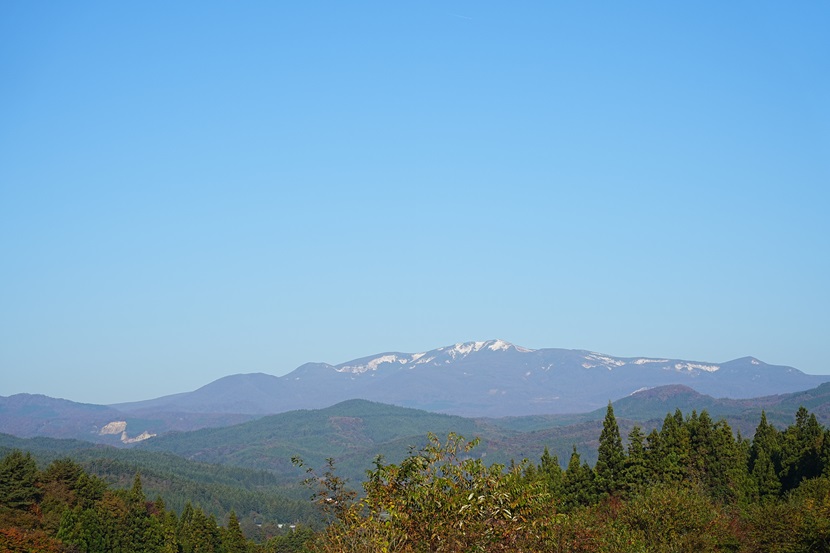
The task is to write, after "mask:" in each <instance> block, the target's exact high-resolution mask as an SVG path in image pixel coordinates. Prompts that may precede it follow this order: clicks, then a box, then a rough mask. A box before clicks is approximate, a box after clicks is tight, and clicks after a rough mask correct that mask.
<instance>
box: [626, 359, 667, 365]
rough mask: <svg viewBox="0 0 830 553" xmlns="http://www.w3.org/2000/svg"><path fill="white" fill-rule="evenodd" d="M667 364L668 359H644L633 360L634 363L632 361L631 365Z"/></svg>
mask: <svg viewBox="0 0 830 553" xmlns="http://www.w3.org/2000/svg"><path fill="white" fill-rule="evenodd" d="M668 362H669V360H668V359H646V358H641V359H635V360H634V361H632V363H633V364H635V365H645V364H646V363H668Z"/></svg>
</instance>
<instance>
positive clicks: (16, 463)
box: [0, 449, 40, 509]
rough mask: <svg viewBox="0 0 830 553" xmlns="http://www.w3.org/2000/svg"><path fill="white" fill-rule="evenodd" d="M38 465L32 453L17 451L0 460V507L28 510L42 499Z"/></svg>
mask: <svg viewBox="0 0 830 553" xmlns="http://www.w3.org/2000/svg"><path fill="white" fill-rule="evenodd" d="M37 474H38V472H37V464H36V463H35V460H34V459H32V455H31V453H26V454H25V455H24V454H23V452H22V451H20V450H19V449H16V450H14V451H12V452H11V453H9V454H8V455H6V456H5V457H4V458H3V459H2V460H0V505H2V506H6V507H9V508H10V509H26V508H28V507H30V506H31V505H33V504H34V503H35V502H36V501H37V500H38V498H39V497H40V490H39V489H38V488H37Z"/></svg>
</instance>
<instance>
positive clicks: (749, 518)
mask: <svg viewBox="0 0 830 553" xmlns="http://www.w3.org/2000/svg"><path fill="white" fill-rule="evenodd" d="M353 407H357V408H363V407H365V406H353ZM358 410H359V409H358ZM794 417H795V422H794V424H792V425H790V426H788V427H787V428H786V429H783V431H780V430H777V429H776V428H775V427H774V426H772V425H771V424H769V422H768V420H767V418H766V416H765V414H762V416H761V417H760V420H759V422H758V424H757V427H756V430H755V432H754V435H753V439H752V440H751V441H749V440H743V439H738V438H736V436H735V434H734V432H733V430H732V428H730V426H729V425H728V424H727V423H726V422H725V421H723V420H720V421H715V420H713V419H712V418H711V417H710V416H709V414H708V413H707V412H706V411H702V412H700V413H697V412H694V411H693V412H692V413H691V414H686V415H684V414H683V413H682V412H681V411H680V410H677V411H675V413H673V414H671V413H669V414H667V415H666V416H665V418H664V419H663V422H662V424H661V425H660V428H659V429H658V428H652V429H648V428H640V427H639V426H635V427H633V428H632V429H631V430H630V431H629V432H627V433H626V434H627V446H626V445H624V441H623V436H624V433H622V432H621V431H620V426H619V423H618V421H617V418H616V416H615V413H614V410H613V406H611V405H610V404H609V406H608V407H607V409H606V413H605V416H604V417H603V420H602V422H601V432H600V436H599V440H598V444H597V461H596V463H595V464H594V466H593V467H592V466H590V465H589V464H588V463H586V462H584V460H583V459H582V458H581V456H580V455H579V453H578V452H576V451H572V453H571V454H570V456H569V458H568V462H567V467H566V468H565V469H563V468H562V466H561V465H560V463H559V462H558V459H557V458H556V456H554V455H551V454H550V453H549V452H548V451H547V450H545V451H543V453H542V455H541V456H540V457H539V458H538V459H531V460H529V461H527V460H526V461H521V462H517V463H510V464H509V465H506V466H505V465H498V464H490V463H487V462H485V461H484V460H483V459H482V457H481V456H480V455H475V454H474V452H475V449H476V447H477V445H478V444H477V440H473V441H469V442H468V441H467V440H464V439H463V438H461V437H460V436H458V435H456V434H454V433H449V434H448V435H447V437H446V438H443V437H437V436H435V435H429V436H428V439H427V440H426V443H425V445H424V446H423V447H421V448H419V449H417V450H413V451H411V452H410V454H409V455H407V456H405V457H404V458H403V459H402V460H401V461H400V462H399V463H388V462H385V461H383V460H376V462H375V463H374V465H373V468H371V469H370V470H369V473H368V476H367V479H366V481H365V483H364V484H363V493H362V494H361V495H359V496H358V495H357V494H355V493H354V492H353V491H351V490H350V489H349V488H348V486H347V483H346V482H344V481H343V480H342V478H341V477H340V476H339V475H338V472H337V469H336V466H335V465H334V464H331V463H329V464H328V465H324V466H322V467H317V468H319V469H320V470H319V471H316V470H315V467H314V466H311V467H310V468H309V469H308V470H309V472H307V473H306V474H307V475H308V476H309V478H308V480H307V482H308V484H309V485H310V486H311V487H312V488H315V489H316V490H317V493H316V494H315V496H316V497H317V499H318V501H317V503H318V506H319V507H320V508H321V509H322V513H323V514H324V515H325V516H327V517H329V521H330V522H333V524H329V525H327V526H325V527H324V528H322V529H321V530H319V531H317V532H313V531H312V530H310V529H306V530H300V531H297V532H291V533H289V534H287V535H278V534H277V535H273V536H270V537H269V536H265V535H263V533H262V531H261V529H260V528H258V527H257V526H256V525H254V526H253V527H251V528H249V535H248V536H247V539H246V536H245V535H244V534H245V532H244V530H243V527H242V525H241V524H240V523H239V519H238V517H237V515H236V512H235V511H232V512H230V513H229V514H228V516H227V519H226V520H218V519H217V518H215V517H213V516H211V515H209V514H207V513H206V512H205V511H204V510H203V509H202V508H200V507H198V506H194V505H193V504H192V503H186V504H185V506H184V507H183V508H182V509H181V511H176V510H170V509H169V507H168V506H167V505H166V503H165V502H164V501H163V500H162V499H161V498H157V499H155V500H153V499H151V498H150V497H148V496H147V493H146V491H145V487H144V484H143V478H142V477H140V476H138V475H135V476H134V477H133V479H132V483H131V484H130V485H129V486H127V487H125V488H123V489H120V490H114V489H111V488H109V487H108V486H107V484H106V483H105V482H104V481H103V480H101V479H99V478H98V477H96V476H94V475H91V474H90V473H89V472H88V471H86V470H84V468H83V467H82V466H81V465H79V464H77V463H76V462H74V461H72V460H69V459H67V458H60V459H56V460H54V461H52V462H51V463H49V464H48V465H47V466H45V467H44V468H39V467H38V466H37V464H36V462H35V460H34V458H33V457H32V456H31V455H30V454H29V453H24V452H22V451H20V450H13V451H11V452H10V453H9V454H7V455H6V456H5V457H3V458H2V460H0V550H3V551H13V552H16V551H27V552H67V551H107V552H116V553H118V552H123V553H127V552H129V553H145V552H146V553H150V552H152V553H155V552H170V553H172V552H175V551H193V552H196V551H213V552H218V553H242V552H243V551H244V552H246V553H270V552H289V551H293V552H297V551H306V552H308V553H335V552H337V553H340V552H342V551H367V552H368V551H387V552H395V553H414V552H416V551H444V552H450V553H455V552H459V553H460V552H462V551H471V550H475V551H482V552H505V551H519V552H521V551H526V552H530V551H551V550H556V548H559V549H560V550H563V551H580V552H586V553H603V552H610V551H642V552H647V553H652V552H653V553H657V552H661V553H662V552H664V551H679V552H689V553H691V552H695V553H697V552H727V551H729V552H736V551H738V552H747V553H749V552H756V551H805V552H806V551H823V550H824V549H823V545H822V544H826V543H828V542H830V526H828V524H827V520H830V430H827V429H826V428H824V427H823V426H822V425H821V424H820V423H819V422H818V420H817V419H816V417H815V415H814V414H811V413H810V412H809V411H808V410H807V409H805V408H803V407H801V408H799V409H798V411H797V412H796V413H795V414H794ZM131 453H134V452H131ZM300 463H301V464H302V461H300ZM305 466H307V464H306V465H305Z"/></svg>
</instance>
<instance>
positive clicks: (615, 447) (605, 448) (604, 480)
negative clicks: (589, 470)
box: [594, 401, 625, 493]
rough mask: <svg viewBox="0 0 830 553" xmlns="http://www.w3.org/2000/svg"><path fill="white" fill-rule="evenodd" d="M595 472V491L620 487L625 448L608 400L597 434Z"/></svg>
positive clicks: (606, 491)
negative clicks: (598, 434)
mask: <svg viewBox="0 0 830 553" xmlns="http://www.w3.org/2000/svg"><path fill="white" fill-rule="evenodd" d="M594 470H595V472H596V485H597V491H599V492H600V493H613V492H615V491H618V490H620V488H621V487H622V477H623V471H624V470H625V450H624V449H623V445H622V438H620V428H619V426H618V425H617V419H616V417H614V408H613V406H612V405H611V402H610V401H609V402H608V409H607V410H606V412H605V420H604V421H603V423H602V433H601V434H600V436H599V449H598V458H597V464H596V466H595V468H594Z"/></svg>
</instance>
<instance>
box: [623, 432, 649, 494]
mask: <svg viewBox="0 0 830 553" xmlns="http://www.w3.org/2000/svg"><path fill="white" fill-rule="evenodd" d="M644 440H645V437H644V436H643V431H642V430H641V429H640V427H639V426H636V425H635V426H634V428H632V429H631V432H629V433H628V455H627V456H626V458H625V468H624V469H623V478H622V481H623V488H624V489H625V490H626V491H629V492H634V491H637V490H639V489H641V488H642V487H644V486H646V485H647V483H648V481H649V475H648V469H647V467H646V446H645V443H644Z"/></svg>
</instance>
